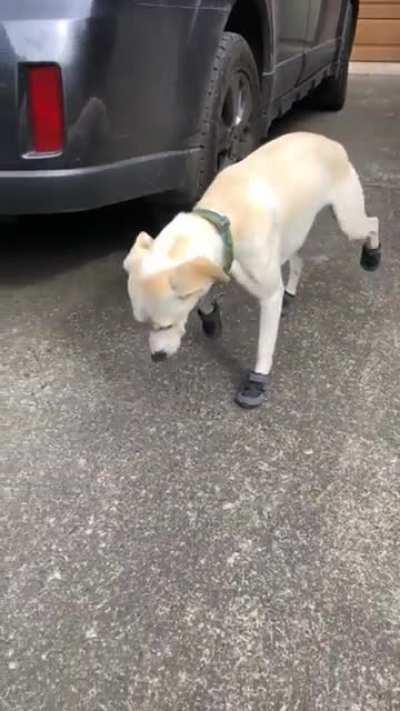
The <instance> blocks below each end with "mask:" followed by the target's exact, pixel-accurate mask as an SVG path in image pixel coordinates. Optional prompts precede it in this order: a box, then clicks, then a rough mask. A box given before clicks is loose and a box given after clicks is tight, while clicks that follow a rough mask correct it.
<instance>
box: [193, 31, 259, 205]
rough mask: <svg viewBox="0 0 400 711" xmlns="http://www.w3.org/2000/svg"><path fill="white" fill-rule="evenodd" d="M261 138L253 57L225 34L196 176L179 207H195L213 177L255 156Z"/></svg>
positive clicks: (203, 120) (214, 72)
mask: <svg viewBox="0 0 400 711" xmlns="http://www.w3.org/2000/svg"><path fill="white" fill-rule="evenodd" d="M261 136H262V110H261V89H260V79H259V75H258V71H257V67H256V63H255V60H254V57H253V53H252V51H251V49H250V47H249V45H248V44H247V42H246V41H245V40H244V39H243V37H241V36H240V35H238V34H235V33H233V32H224V34H223V35H222V38H221V41H220V44H219V46H218V50H217V52H216V55H215V59H214V64H213V68H212V72H211V77H210V81H209V85H208V91H207V94H206V97H205V100H204V105H203V110H202V117H201V123H200V130H199V133H198V136H197V139H196V143H195V145H197V146H199V145H200V149H201V150H200V152H199V155H198V159H197V164H196V167H195V171H194V175H193V176H192V179H191V181H190V184H188V186H187V187H186V188H185V190H184V191H183V192H180V193H179V201H180V202H182V203H183V204H186V205H190V206H191V205H193V204H194V203H195V202H196V201H197V200H198V199H200V197H201V196H202V194H203V193H204V191H205V189H206V188H207V187H208V185H209V184H210V182H211V180H212V179H213V178H214V177H215V175H216V174H217V173H218V172H219V171H220V170H222V168H224V167H226V166H227V165H229V164H231V163H235V162H237V161H239V160H241V159H242V158H244V157H245V156H246V155H247V154H248V153H251V151H252V150H254V149H255V148H256V147H257V146H258V145H259V144H260V141H261Z"/></svg>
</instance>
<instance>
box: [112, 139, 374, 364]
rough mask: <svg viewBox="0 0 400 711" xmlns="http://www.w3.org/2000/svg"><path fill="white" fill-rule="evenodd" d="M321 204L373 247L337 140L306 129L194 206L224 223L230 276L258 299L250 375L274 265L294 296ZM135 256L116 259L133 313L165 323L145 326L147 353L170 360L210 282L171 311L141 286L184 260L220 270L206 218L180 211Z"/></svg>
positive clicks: (263, 340) (271, 329)
mask: <svg viewBox="0 0 400 711" xmlns="http://www.w3.org/2000/svg"><path fill="white" fill-rule="evenodd" d="M326 205H331V206H332V207H333V210H334V212H335V214H336V216H337V219H338V221H339V224H340V226H341V228H342V230H343V231H344V232H345V233H346V234H347V235H348V237H349V238H350V239H361V240H367V242H368V245H369V246H371V247H377V246H378V244H379V235H378V229H379V225H378V219H377V218H376V217H367V215H366V213H365V208H364V195H363V191H362V187H361V184H360V181H359V178H358V175H357V173H356V171H355V169H354V168H353V166H352V165H351V163H350V162H349V159H348V157H347V154H346V151H345V150H344V148H343V147H342V146H341V145H340V144H338V143H336V142H334V141H331V140H329V139H327V138H325V137H323V136H318V135H315V134H311V133H293V134H288V135H286V136H282V137H281V138H279V139H277V140H275V141H272V142H270V143H268V144H266V145H265V146H263V147H261V148H260V149H258V150H257V151H255V152H254V153H252V154H251V155H250V156H248V157H247V158H246V159H245V160H243V161H241V162H240V163H238V164H236V165H234V166H231V167H229V168H226V169H225V170H224V171H222V172H221V173H220V174H219V175H218V176H217V178H216V179H215V180H214V182H213V183H212V184H211V186H210V187H209V189H208V190H207V192H206V193H205V195H204V196H203V198H202V200H201V201H200V203H199V206H201V207H202V208H207V209H210V210H215V211H216V212H218V213H220V214H223V215H225V216H227V217H228V218H229V220H230V222H231V227H232V235H233V240H234V254H235V259H234V262H233V265H232V270H231V273H232V276H233V277H234V278H235V279H236V280H237V281H238V282H239V283H240V284H241V285H242V286H243V287H244V288H245V289H246V290H247V291H249V292H250V293H251V294H252V295H253V296H254V297H255V298H256V299H257V300H258V301H259V303H260V332H259V343H258V351H257V359H256V364H255V370H256V372H259V373H263V374H268V373H269V372H270V369H271V367H272V360H273V354H274V350H275V344H276V338H277V334H278V328H279V320H280V314H281V306H282V296H283V293H284V286H283V282H282V275H281V268H282V265H283V264H284V262H286V261H287V260H289V264H290V272H289V281H288V285H287V290H288V292H289V293H290V294H292V295H294V294H295V293H296V290H297V286H298V282H299V279H300V274H301V270H302V260H301V258H300V257H299V255H298V251H299V250H300V249H301V247H302V245H303V244H304V241H305V239H306V237H307V235H308V232H309V230H310V228H311V226H312V224H313V222H314V219H315V217H316V215H317V214H318V212H319V211H320V210H321V209H322V208H323V207H324V206H326ZM182 238H183V239H184V240H186V243H187V250H186V252H185V254H184V256H182V257H179V256H178V257H176V256H171V250H172V252H173V247H174V245H175V244H177V242H178V240H182ZM136 251H137V254H136V258H137V260H138V267H137V268H136V274H135V268H134V267H133V264H134V260H135V246H134V247H133V249H132V253H131V254H130V255H128V258H127V259H126V261H125V266H126V268H127V271H128V272H129V274H130V279H129V293H130V297H131V300H132V304H133V308H134V312H135V313H137V312H140V313H141V315H142V316H143V315H144V317H145V318H148V319H149V320H151V321H152V322H153V324H156V325H158V326H162V325H163V324H164V325H170V326H171V327H172V328H170V329H169V330H168V331H158V332H157V331H156V330H153V331H152V334H151V336H150V348H151V351H152V352H155V351H157V350H164V351H165V352H166V353H167V354H168V355H170V354H172V353H174V352H176V351H177V350H178V348H179V345H180V341H181V337H182V335H183V333H184V329H185V324H186V320H187V317H188V315H189V312H190V310H191V309H192V308H193V307H194V305H195V304H196V303H197V301H198V300H199V299H200V298H201V297H204V296H205V294H206V293H207V292H208V290H209V288H210V287H211V286H212V280H210V281H208V282H207V281H205V283H204V285H203V288H202V289H199V290H198V292H196V293H195V294H193V297H192V299H191V300H190V299H189V300H188V301H187V303H186V304H185V305H183V304H182V303H181V305H180V306H179V301H180V299H179V298H178V297H177V295H176V294H175V293H174V292H173V289H172V291H171V293H169V292H168V295H167V296H165V297H162V298H161V299H159V300H158V301H157V299H153V298H152V297H151V298H150V297H149V295H148V294H147V293H145V292H144V291H143V290H141V287H140V285H141V284H143V283H144V281H143V280H145V279H146V277H148V276H149V275H157V274H158V275H159V274H162V273H163V272H164V273H165V270H172V271H171V274H173V273H174V270H175V269H177V268H179V265H181V264H182V263H183V262H190V261H191V260H194V259H196V258H198V257H204V258H206V259H207V260H210V262H212V263H213V264H215V265H218V266H219V267H221V268H222V266H223V259H224V252H223V245H222V240H221V238H220V236H219V234H218V232H217V231H216V229H215V228H214V227H213V226H212V225H211V224H210V223H209V222H207V221H206V220H204V219H202V218H200V217H198V216H197V215H193V214H180V215H178V216H177V217H175V218H174V219H173V220H172V222H170V223H169V224H168V225H167V226H166V227H165V229H164V230H163V231H162V232H161V233H160V235H159V236H158V238H157V239H156V240H155V242H154V244H153V246H152V247H151V248H149V249H147V250H146V252H144V253H143V254H142V255H141V254H140V253H139V250H136ZM132 273H133V274H134V276H133V279H132ZM171 278H172V277H171ZM135 279H136V282H135ZM135 284H136V285H135Z"/></svg>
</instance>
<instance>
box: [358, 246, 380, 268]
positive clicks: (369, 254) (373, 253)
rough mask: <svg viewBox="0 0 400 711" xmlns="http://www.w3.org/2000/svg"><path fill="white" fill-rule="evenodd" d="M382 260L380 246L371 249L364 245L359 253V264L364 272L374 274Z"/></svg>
mask: <svg viewBox="0 0 400 711" xmlns="http://www.w3.org/2000/svg"><path fill="white" fill-rule="evenodd" d="M381 258H382V250H381V245H379V246H378V247H375V248H372V247H368V245H367V244H364V246H363V248H362V252H361V259H360V264H361V266H362V268H363V269H365V271H366V272H374V271H375V270H376V269H378V267H379V265H380V263H381Z"/></svg>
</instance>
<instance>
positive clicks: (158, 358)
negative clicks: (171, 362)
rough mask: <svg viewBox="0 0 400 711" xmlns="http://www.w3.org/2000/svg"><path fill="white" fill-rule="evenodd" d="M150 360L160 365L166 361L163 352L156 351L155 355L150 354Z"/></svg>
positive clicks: (165, 355)
mask: <svg viewBox="0 0 400 711" xmlns="http://www.w3.org/2000/svg"><path fill="white" fill-rule="evenodd" d="M151 359H152V361H154V363H161V361H163V360H166V359H167V354H166V352H165V351H156V352H155V353H152V354H151Z"/></svg>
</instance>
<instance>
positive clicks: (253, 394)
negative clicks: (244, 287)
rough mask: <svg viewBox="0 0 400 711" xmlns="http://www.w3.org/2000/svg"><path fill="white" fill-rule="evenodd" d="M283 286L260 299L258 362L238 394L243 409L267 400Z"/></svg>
mask: <svg viewBox="0 0 400 711" xmlns="http://www.w3.org/2000/svg"><path fill="white" fill-rule="evenodd" d="M282 297H283V285H282V284H280V286H279V288H277V289H276V290H275V291H274V292H273V293H272V294H271V295H268V296H266V297H261V298H260V309H261V311H260V331H259V338H258V352H257V362H256V367H255V370H254V371H250V372H249V373H248V374H247V376H246V379H245V381H244V383H243V385H242V387H241V389H240V390H239V392H238V393H237V396H236V402H237V404H238V405H240V406H241V407H244V408H247V409H250V408H253V407H258V406H259V405H261V404H262V403H263V402H264V400H265V396H266V395H265V391H266V386H267V382H268V376H269V374H270V371H271V368H272V360H273V356H274V351H275V345H276V339H277V336H278V329H279V321H280V317H281V311H282Z"/></svg>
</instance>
